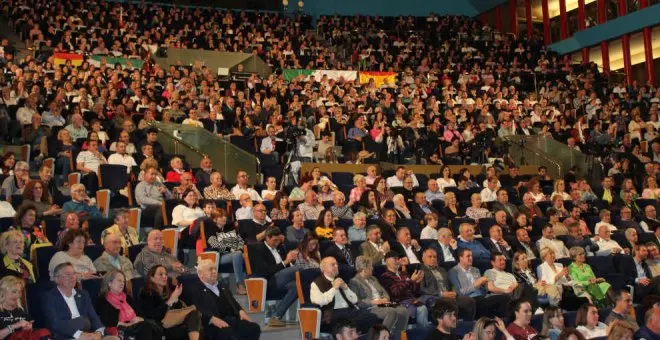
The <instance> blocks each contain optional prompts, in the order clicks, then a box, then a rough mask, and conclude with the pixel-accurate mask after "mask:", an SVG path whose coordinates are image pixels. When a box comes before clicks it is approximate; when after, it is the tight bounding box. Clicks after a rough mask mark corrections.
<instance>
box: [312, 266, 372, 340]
mask: <svg viewBox="0 0 660 340" xmlns="http://www.w3.org/2000/svg"><path fill="white" fill-rule="evenodd" d="M338 276H339V266H338V264H337V260H335V258H334V257H325V258H323V259H322V260H321V275H320V276H319V277H317V278H316V279H315V280H314V282H312V284H311V286H310V291H309V297H310V300H312V303H315V304H317V305H319V306H321V313H322V315H321V322H322V323H323V324H326V325H331V324H332V323H333V322H334V321H335V320H337V319H341V318H347V319H351V320H355V322H356V324H357V325H358V326H357V327H358V331H359V332H360V333H366V332H367V331H368V330H369V328H371V326H373V325H375V324H377V323H379V322H380V321H379V319H378V317H377V316H376V315H374V314H372V313H370V312H369V311H367V310H364V309H358V308H357V303H358V297H357V295H355V293H354V292H353V291H352V290H351V289H350V288H348V285H346V282H344V280H342V278H340V277H338Z"/></svg>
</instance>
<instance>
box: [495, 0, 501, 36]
mask: <svg viewBox="0 0 660 340" xmlns="http://www.w3.org/2000/svg"><path fill="white" fill-rule="evenodd" d="M495 29H496V30H498V31H500V32H502V6H497V7H495Z"/></svg>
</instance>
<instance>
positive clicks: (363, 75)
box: [360, 72, 396, 87]
mask: <svg viewBox="0 0 660 340" xmlns="http://www.w3.org/2000/svg"><path fill="white" fill-rule="evenodd" d="M372 79H373V81H374V83H375V85H376V87H381V86H382V85H384V84H387V85H389V86H392V85H396V72H360V84H367V83H368V82H369V81H371V80H372Z"/></svg>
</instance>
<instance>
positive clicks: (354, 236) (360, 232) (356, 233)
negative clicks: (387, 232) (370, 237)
mask: <svg viewBox="0 0 660 340" xmlns="http://www.w3.org/2000/svg"><path fill="white" fill-rule="evenodd" d="M348 239H349V240H351V242H354V241H366V240H367V230H366V228H361V229H356V228H355V226H351V227H350V228H348Z"/></svg>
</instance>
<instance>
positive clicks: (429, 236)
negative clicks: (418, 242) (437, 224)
mask: <svg viewBox="0 0 660 340" xmlns="http://www.w3.org/2000/svg"><path fill="white" fill-rule="evenodd" d="M419 238H420V239H422V240H435V239H437V238H438V230H436V229H435V228H433V227H431V226H428V225H427V226H426V227H424V229H422V234H421V235H420V236H419Z"/></svg>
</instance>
